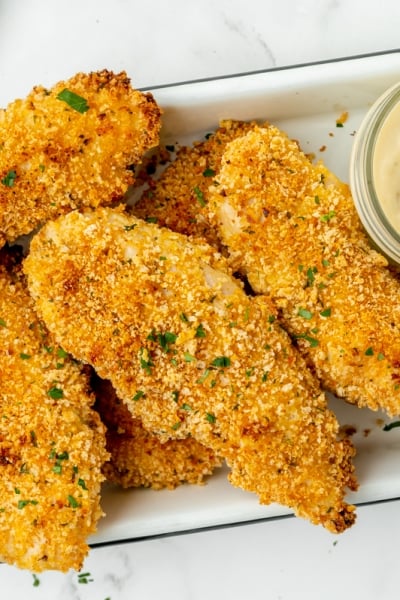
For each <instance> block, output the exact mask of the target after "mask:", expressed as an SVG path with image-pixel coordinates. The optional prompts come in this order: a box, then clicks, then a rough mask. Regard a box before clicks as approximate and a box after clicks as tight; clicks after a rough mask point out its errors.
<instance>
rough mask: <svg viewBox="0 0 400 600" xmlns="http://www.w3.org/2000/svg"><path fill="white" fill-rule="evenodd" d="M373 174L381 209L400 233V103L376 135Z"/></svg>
mask: <svg viewBox="0 0 400 600" xmlns="http://www.w3.org/2000/svg"><path fill="white" fill-rule="evenodd" d="M372 173H373V179H374V186H375V191H376V195H377V197H378V200H379V204H380V205H381V208H382V211H383V212H384V214H385V216H386V218H387V220H388V221H389V223H390V224H391V225H392V227H393V228H394V229H395V230H396V231H397V232H398V233H399V234H400V104H397V105H396V106H395V107H394V108H393V110H392V111H391V112H390V113H389V115H388V116H387V117H386V119H385V121H384V123H383V125H382V127H381V130H380V132H379V134H378V137H377V140H376V143H375V149H374V154H373V162H372Z"/></svg>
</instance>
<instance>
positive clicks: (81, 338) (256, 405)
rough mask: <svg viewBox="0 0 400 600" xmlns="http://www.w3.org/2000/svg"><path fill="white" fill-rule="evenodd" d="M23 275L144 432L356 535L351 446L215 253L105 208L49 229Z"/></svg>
mask: <svg viewBox="0 0 400 600" xmlns="http://www.w3.org/2000/svg"><path fill="white" fill-rule="evenodd" d="M25 271H26V273H27V275H28V280H29V288H30V291H31V293H32V295H33V297H34V298H35V300H36V306H37V308H38V310H39V312H40V314H41V315H42V317H43V319H44V321H45V322H46V324H47V326H48V327H49V329H50V330H51V331H52V332H53V333H54V335H55V336H56V337H57V339H58V341H59V342H60V343H62V345H63V347H65V348H66V349H67V350H69V351H71V352H72V353H73V354H74V355H75V357H76V358H78V359H79V360H83V361H85V362H88V363H90V364H91V365H92V366H93V367H94V368H95V370H96V371H97V373H98V374H99V376H100V377H104V378H106V377H107V378H109V379H110V381H111V382H112V384H113V386H114V388H115V390H116V393H117V394H118V396H119V397H120V398H121V399H122V400H123V401H124V402H125V403H126V404H127V406H128V408H129V410H130V411H131V413H132V415H133V416H135V417H137V418H140V419H141V421H142V423H143V425H144V427H145V428H146V429H147V430H148V431H152V432H155V433H157V435H159V436H160V438H161V439H162V440H165V441H167V440H168V439H172V438H176V439H182V438H187V436H188V435H191V436H192V437H193V438H195V439H196V440H197V441H198V442H200V443H202V444H203V445H205V446H206V447H209V448H211V449H212V450H213V451H214V452H215V453H216V454H217V455H218V456H219V455H222V456H223V457H224V458H225V459H226V461H227V463H228V465H229V466H230V468H231V473H230V481H231V482H232V483H233V484H234V485H236V486H239V487H241V488H243V489H244V490H248V491H251V492H255V493H256V494H258V496H259V499H260V502H262V503H265V504H268V503H271V502H278V503H280V504H283V505H285V506H288V507H291V508H292V509H293V510H294V511H295V513H296V514H298V515H300V516H303V517H305V518H308V519H309V520H310V521H312V522H313V523H316V524H322V525H324V526H325V527H326V528H327V529H329V530H331V531H333V532H341V531H343V530H344V529H346V528H347V527H349V526H350V525H351V524H352V523H353V522H354V519H355V512H354V506H352V505H348V504H347V503H346V502H345V500H344V497H345V493H346V488H347V487H349V488H350V489H355V488H356V486H357V484H356V481H355V477H354V469H353V466H352V460H351V459H352V457H353V455H354V449H353V446H352V444H351V442H350V440H348V439H339V438H338V429H339V428H338V423H337V420H336V418H335V416H334V415H333V413H332V412H331V411H330V410H329V409H328V407H327V403H326V398H325V396H324V394H323V393H321V390H320V388H319V384H318V383H317V380H316V379H315V378H314V377H313V376H312V375H311V373H310V372H309V371H308V369H307V367H306V365H305V362H304V360H303V359H302V358H301V356H300V355H299V353H298V352H297V351H296V350H295V348H294V347H293V345H292V344H291V341H290V338H289V337H288V335H287V334H286V333H285V332H284V331H283V330H282V329H281V327H280V326H279V325H278V324H277V323H276V321H275V315H274V308H273V306H271V305H270V304H269V303H268V300H267V299H266V298H263V297H260V298H257V299H251V298H249V297H248V296H246V294H245V293H244V291H243V289H242V286H241V285H240V284H239V283H238V282H237V281H236V280H235V279H234V278H233V277H232V276H231V275H230V274H229V272H228V270H227V265H226V261H225V260H224V259H223V258H222V257H221V255H219V254H218V253H217V252H216V251H215V250H214V249H213V248H212V247H211V246H209V245H208V244H206V243H205V242H201V241H200V240H197V241H195V240H192V241H191V240H189V239H188V238H187V237H185V236H183V235H181V234H178V233H173V232H171V231H169V230H167V229H162V228H160V227H158V226H156V225H155V224H149V223H145V222H143V221H141V220H139V219H136V218H134V217H129V216H127V215H126V214H124V213H123V212H122V208H119V209H106V208H99V209H97V210H96V211H90V212H86V213H84V214H81V213H78V212H72V213H70V214H69V215H66V216H65V217H62V218H59V219H57V220H56V221H54V222H49V223H47V225H46V226H45V227H44V228H43V229H42V230H41V231H40V232H39V233H38V234H37V235H36V236H35V237H34V239H33V240H32V243H31V249H30V254H29V256H28V258H27V259H26V261H25Z"/></svg>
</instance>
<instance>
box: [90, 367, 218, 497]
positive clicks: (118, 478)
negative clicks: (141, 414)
mask: <svg viewBox="0 0 400 600" xmlns="http://www.w3.org/2000/svg"><path fill="white" fill-rule="evenodd" d="M93 387H94V391H95V394H96V404H95V408H96V410H97V411H98V412H99V414H100V416H101V419H102V421H103V423H105V425H106V427H107V434H106V437H107V450H108V451H109V453H110V460H109V461H107V462H106V463H105V465H104V467H103V473H104V475H105V477H106V479H107V480H108V481H111V482H112V483H116V484H119V485H121V486H122V487H124V488H129V487H151V488H153V489H155V490H159V489H162V488H168V489H170V490H172V489H174V488H176V487H177V486H178V485H181V484H182V483H192V484H201V483H203V482H204V480H205V478H206V477H208V476H209V475H211V474H212V473H213V471H214V470H215V469H216V468H217V467H219V466H221V464H222V459H221V458H218V457H217V456H216V455H215V454H214V452H213V451H212V450H211V449H209V448H206V447H205V446H203V445H202V444H200V443H199V442H197V441H196V440H195V439H194V438H192V437H188V438H186V439H182V440H168V441H166V442H161V441H160V439H159V438H158V436H157V435H155V434H152V433H149V432H148V431H146V430H145V429H144V427H143V425H142V423H141V421H140V419H137V418H134V417H132V414H131V412H130V411H129V409H128V407H127V406H126V404H125V403H124V402H122V401H121V400H120V399H119V398H118V397H117V395H116V393H115V390H114V388H113V387H112V385H111V383H110V382H109V381H107V380H104V379H100V378H96V380H95V382H94V383H93Z"/></svg>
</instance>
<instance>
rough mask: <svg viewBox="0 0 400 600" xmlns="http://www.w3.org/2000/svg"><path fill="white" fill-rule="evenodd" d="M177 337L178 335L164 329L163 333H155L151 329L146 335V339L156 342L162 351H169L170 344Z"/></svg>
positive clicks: (173, 342)
mask: <svg viewBox="0 0 400 600" xmlns="http://www.w3.org/2000/svg"><path fill="white" fill-rule="evenodd" d="M177 337H178V336H177V335H176V334H175V333H172V332H171V331H166V332H165V333H156V332H154V331H152V332H151V333H150V334H149V335H148V336H147V339H148V340H151V341H153V342H158V343H159V344H160V346H161V348H162V349H163V350H164V352H169V351H170V345H171V344H175V342H176V338H177Z"/></svg>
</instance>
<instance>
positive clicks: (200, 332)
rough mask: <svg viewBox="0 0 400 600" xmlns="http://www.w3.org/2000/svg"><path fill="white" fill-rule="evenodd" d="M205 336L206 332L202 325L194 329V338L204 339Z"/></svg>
mask: <svg viewBox="0 0 400 600" xmlns="http://www.w3.org/2000/svg"><path fill="white" fill-rule="evenodd" d="M206 335H207V333H206V330H205V329H204V327H203V325H202V324H201V323H200V325H199V326H198V327H197V328H196V334H195V336H194V337H197V338H204V337H206Z"/></svg>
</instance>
